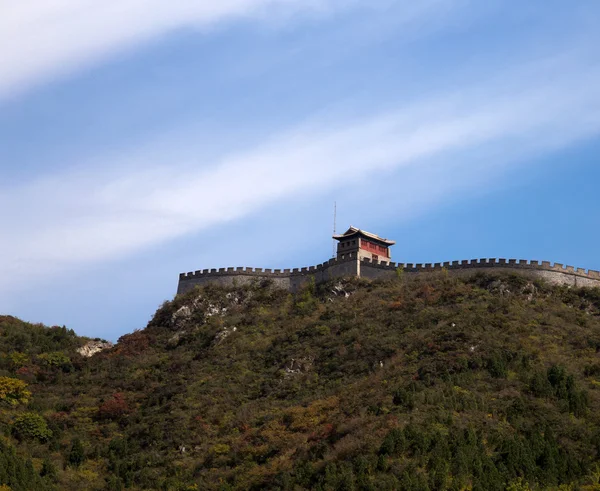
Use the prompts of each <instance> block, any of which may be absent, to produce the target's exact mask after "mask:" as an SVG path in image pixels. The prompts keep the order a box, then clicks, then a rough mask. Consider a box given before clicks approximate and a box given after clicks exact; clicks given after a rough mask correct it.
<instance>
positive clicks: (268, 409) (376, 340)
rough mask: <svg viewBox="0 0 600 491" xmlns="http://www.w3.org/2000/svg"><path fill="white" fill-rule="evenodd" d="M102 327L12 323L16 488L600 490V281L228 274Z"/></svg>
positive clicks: (10, 413) (7, 360)
mask: <svg viewBox="0 0 600 491" xmlns="http://www.w3.org/2000/svg"><path fill="white" fill-rule="evenodd" d="M88 341H89V340H88V339H85V338H80V337H78V336H77V335H76V334H75V333H74V332H73V331H71V330H69V329H67V328H66V327H58V326H55V327H45V326H41V325H33V324H29V323H27V322H24V321H21V320H19V319H16V318H14V317H10V316H4V317H0V490H8V489H12V490H15V491H18V490H33V489H35V490H45V489H47V490H52V489H57V490H63V489H64V490H83V489H90V490H122V489H131V490H145V489H157V490H177V491H179V490H181V491H183V490H190V491H191V490H222V491H226V490H259V489H272V490H282V491H283V490H286V491H292V490H294V491H301V490H309V489H310V490H312V489H315V490H321V491H333V490H415V491H417V490H419V491H421V490H431V491H433V490H457V491H458V490H511V491H517V490H528V489H531V490H536V489H560V490H578V489H581V490H600V289H586V288H581V289H577V288H568V287H566V286H552V285H549V284H546V283H544V282H542V281H531V280H529V279H527V278H525V277H522V276H518V275H507V274H495V275H486V274H475V275H473V276H472V277H468V278H455V277H452V276H451V275H448V274H447V273H445V272H442V273H440V274H431V275H423V276H420V277H418V278H405V277H403V276H402V274H399V275H398V277H397V278H394V279H393V280H385V281H383V280H378V281H372V282H369V281H366V280H362V279H356V278H354V279H348V280H343V281H336V282H331V283H327V284H323V285H317V286H316V285H314V284H312V285H308V286H307V287H306V288H304V289H303V290H302V291H300V292H298V293H296V294H290V293H289V292H287V291H284V290H280V289H277V288H275V287H273V285H272V284H269V282H265V281H262V282H261V281H257V282H256V283H255V284H253V285H248V286H244V287H232V288H224V287H219V286H214V285H213V286H206V287H203V288H198V289H196V290H194V291H192V292H189V293H187V294H185V295H181V296H177V297H176V298H175V299H173V300H172V301H169V302H165V303H164V304H163V305H162V306H160V307H159V308H158V310H157V312H156V314H155V315H154V317H153V319H152V320H151V321H150V322H149V324H148V326H147V327H146V328H145V329H143V330H138V331H134V332H132V333H131V334H127V335H125V336H123V337H121V338H120V339H119V342H118V343H117V344H116V345H115V346H114V347H113V348H111V349H106V350H104V351H102V352H100V353H98V354H95V355H93V356H91V357H89V358H86V357H83V356H81V355H80V354H79V353H78V352H77V349H78V348H80V347H81V346H82V345H84V344H85V343H86V342H88Z"/></svg>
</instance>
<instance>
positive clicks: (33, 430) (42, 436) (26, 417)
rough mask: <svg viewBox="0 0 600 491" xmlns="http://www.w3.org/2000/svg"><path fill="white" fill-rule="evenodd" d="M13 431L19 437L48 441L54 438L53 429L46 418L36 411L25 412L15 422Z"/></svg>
mask: <svg viewBox="0 0 600 491" xmlns="http://www.w3.org/2000/svg"><path fill="white" fill-rule="evenodd" d="M13 433H14V434H15V436H16V437H17V438H19V439H23V440H25V439H28V440H36V439H37V440H39V441H41V442H47V441H48V440H49V439H50V438H52V430H51V429H50V428H48V424H47V423H46V420H45V419H44V418H43V417H42V416H40V415H39V414H36V413H25V414H23V416H20V417H18V418H17V419H16V420H15V422H14V423H13Z"/></svg>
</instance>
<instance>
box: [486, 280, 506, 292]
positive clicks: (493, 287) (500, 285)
mask: <svg viewBox="0 0 600 491" xmlns="http://www.w3.org/2000/svg"><path fill="white" fill-rule="evenodd" d="M488 290H489V291H490V292H492V293H499V294H500V295H508V294H510V290H509V288H508V285H507V284H506V283H504V282H503V281H501V280H496V281H492V282H491V283H490V284H489V286H488Z"/></svg>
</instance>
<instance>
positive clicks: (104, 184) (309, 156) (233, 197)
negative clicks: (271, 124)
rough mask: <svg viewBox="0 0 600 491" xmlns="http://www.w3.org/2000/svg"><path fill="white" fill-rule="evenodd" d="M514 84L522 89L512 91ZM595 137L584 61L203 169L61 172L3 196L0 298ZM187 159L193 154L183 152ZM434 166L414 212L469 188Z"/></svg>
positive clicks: (596, 105)
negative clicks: (308, 204) (398, 179)
mask: <svg viewBox="0 0 600 491" xmlns="http://www.w3.org/2000/svg"><path fill="white" fill-rule="evenodd" d="M582 66H585V67H586V72H585V76H581V75H580V74H581V69H580V68H581V67H582ZM516 79H518V80H519V81H520V84H516V83H514V82H513V83H509V80H516ZM599 132H600V66H599V65H598V64H594V60H589V59H588V60H582V61H580V62H578V63H576V64H573V63H567V62H566V61H565V60H562V59H557V60H554V61H553V62H552V63H548V64H545V65H538V66H536V68H535V70H531V69H528V70H527V73H524V72H519V73H511V74H507V75H506V77H504V78H502V79H499V80H497V81H496V82H495V83H494V84H493V85H487V86H486V87H484V88H479V87H475V88H473V89H471V90H464V91H461V92H460V93H454V94H445V95H444V96H441V97H438V98H436V99H435V100H432V99H427V100H425V101H423V102H417V103H415V104H413V105H412V106H410V107H399V108H395V109H394V110H392V111H389V112H387V113H386V114H375V115H371V116H370V117H366V118H363V119H356V120H354V121H338V122H337V123H333V124H332V123H331V120H329V122H328V124H327V126H325V125H323V124H322V123H320V122H319V121H314V122H312V123H309V124H305V125H303V126H301V127H297V128H293V129H291V130H289V131H287V132H285V133H283V134H280V135H279V136H278V137H275V138H273V139H272V140H271V141H269V142H266V143H264V144H262V145H259V146H257V147H256V148H253V149H248V150H247V151H244V152H240V153H236V154H234V155H229V156H225V157H223V158H222V159H221V161H219V162H214V163H213V165H212V166H209V167H203V168H202V169H200V170H194V169H190V166H189V165H188V164H187V163H182V164H180V165H178V164H177V163H176V162H175V163H174V162H172V161H171V157H170V156H171V152H169V149H168V148H162V152H161V153H156V152H155V149H146V151H144V152H140V153H139V154H138V155H137V157H135V158H132V159H130V160H129V161H128V162H122V164H123V166H122V169H129V170H123V171H121V172H116V171H112V173H111V174H110V175H107V174H105V172H103V171H102V170H97V171H95V172H93V173H90V174H74V173H67V174H64V175H59V176H54V177H51V178H46V179H41V180H39V181H37V182H35V183H29V184H25V185H22V186H20V187H18V188H11V189H0V210H8V212H0V229H2V230H3V237H2V241H0V258H1V259H0V290H1V289H2V288H3V287H8V286H9V284H10V285H11V287H14V284H15V283H14V282H15V278H27V277H28V275H31V274H34V273H35V274H36V277H38V278H39V277H42V276H44V275H46V276H48V275H52V274H55V273H57V272H60V271H64V270H68V269H70V268H74V267H81V266H82V265H85V264H92V263H97V262H99V261H104V260H109V259H112V258H116V257H120V256H124V255H126V254H128V253H131V252H133V251H136V250H139V249H141V248H144V247H147V246H149V245H152V244H156V243H159V242H162V241H166V240H168V239H171V238H175V237H178V236H182V235H184V234H186V233H190V232H194V231H198V230H202V229H206V228H208V227H211V226H214V225H216V224H220V223H223V222H226V221H229V220H233V219H237V218H240V217H243V216H247V215H248V214H251V213H253V212H256V211H257V210H259V209H261V208H262V207H265V206H267V205H268V204H270V203H273V202H276V201H282V200H285V199H286V198H288V197H291V196H299V195H310V194H311V193H318V192H322V191H323V190H327V189H330V188H332V187H336V186H340V185H344V184H347V183H353V182H357V181H359V180H367V179H368V177H369V175H372V174H373V173H377V174H378V175H381V173H382V172H391V171H393V170H395V169H398V168H401V167H405V168H410V169H411V171H412V173H413V175H414V174H415V172H416V173H417V175H418V169H419V167H420V166H422V165H423V164H424V163H428V164H430V161H431V159H433V158H439V157H440V156H442V155H444V156H445V155H448V156H453V157H454V158H456V159H458V158H460V156H461V153H465V152H470V151H473V149H477V150H478V154H479V155H481V156H482V157H483V158H482V159H481V160H480V161H471V162H470V163H469V164H468V165H470V166H471V167H472V171H473V174H474V175H480V174H481V173H486V172H487V171H490V170H492V167H496V166H498V165H506V164H510V163H512V162H513V161H514V160H515V159H519V158H521V159H522V158H524V157H526V156H530V155H531V154H532V152H543V151H548V150H550V149H553V148H556V147H560V146H563V145H568V144H570V143H572V142H574V141H577V140H579V139H582V138H586V137H590V136H593V135H598V134H599ZM499 145H504V146H505V150H504V152H503V154H504V155H503V159H502V160H499V159H498V158H491V157H492V155H493V153H492V152H493V151H496V150H497V148H498V146H499ZM486 148H488V149H489V152H488V157H490V158H486ZM189 151H190V155H193V154H194V153H195V152H197V151H198V149H195V148H193V145H191V148H190V149H189ZM196 158H197V159H201V155H197V156H196ZM140 162H143V163H144V166H143V167H142V166H140V165H139V163H140ZM436 165H438V167H437V169H438V171H439V173H440V175H444V176H445V177H444V180H443V182H438V183H437V185H436V188H435V189H436V192H435V193H432V194H431V195H430V196H426V197H425V198H423V197H422V196H421V197H419V200H418V206H419V207H424V206H427V204H428V203H431V202H435V201H436V200H438V199H439V195H440V193H447V192H448V190H451V189H453V187H455V186H458V185H460V186H461V187H464V186H465V185H468V183H467V184H466V183H465V182H464V174H460V175H459V176H457V177H456V178H455V179H453V176H452V174H451V173H450V172H446V168H445V167H444V165H443V164H439V163H438V164H436ZM132 169H133V170H132ZM427 172H431V166H430V165H428V167H427ZM458 179H460V182H458ZM474 182H477V183H479V182H480V180H479V179H475V180H474ZM407 196H408V198H410V190H408V192H407ZM408 198H407V199H408ZM17 210H18V212H17Z"/></svg>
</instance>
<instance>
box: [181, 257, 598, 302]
mask: <svg viewBox="0 0 600 491" xmlns="http://www.w3.org/2000/svg"><path fill="white" fill-rule="evenodd" d="M397 268H402V270H403V271H404V273H405V274H408V275H411V276H412V275H418V274H424V273H431V272H434V271H438V272H441V271H444V270H446V271H448V274H452V275H461V276H463V275H470V274H473V273H474V272H475V271H484V272H497V271H506V272H514V273H519V274H524V275H526V276H529V277H531V278H540V279H544V280H546V281H548V282H549V283H553V284H561V285H571V286H590V287H594V286H597V287H600V272H598V271H593V270H585V269H582V268H574V267H573V266H563V265H562V264H559V263H554V264H552V263H550V262H548V261H542V262H538V261H527V260H524V259H521V260H516V259H508V260H507V259H495V258H494V259H471V260H466V261H452V262H445V263H433V264H431V263H427V264H403V263H398V264H397V263H394V262H389V263H388V262H385V261H379V262H373V261H372V260H371V259H369V258H363V259H362V260H358V259H357V258H356V257H351V258H348V257H347V258H335V259H330V260H329V261H327V262H325V263H322V264H319V265H317V266H310V267H306V268H294V269H283V270H282V269H275V270H271V269H262V268H247V267H246V268H244V267H242V268H221V269H218V270H217V269H210V270H209V269H205V270H202V271H195V272H190V273H182V274H181V275H179V285H178V287H177V293H178V294H181V293H185V292H187V291H189V290H191V289H193V288H194V287H195V286H198V285H204V284H207V283H217V284H221V285H227V286H232V285H243V284H246V283H250V282H252V281H256V280H261V279H267V278H268V279H270V280H272V281H273V282H274V284H275V285H276V286H278V287H280V288H284V289H287V290H290V291H296V290H298V289H299V288H300V287H301V286H302V285H304V284H305V283H307V282H308V281H310V279H311V278H314V281H315V282H316V283H321V282H323V281H327V280H330V279H334V278H341V277H346V276H360V277H362V278H370V279H375V278H391V277H394V276H395V275H396V269H397Z"/></svg>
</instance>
